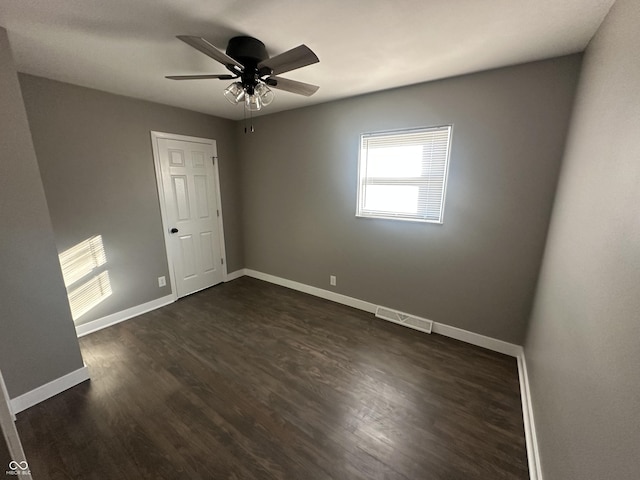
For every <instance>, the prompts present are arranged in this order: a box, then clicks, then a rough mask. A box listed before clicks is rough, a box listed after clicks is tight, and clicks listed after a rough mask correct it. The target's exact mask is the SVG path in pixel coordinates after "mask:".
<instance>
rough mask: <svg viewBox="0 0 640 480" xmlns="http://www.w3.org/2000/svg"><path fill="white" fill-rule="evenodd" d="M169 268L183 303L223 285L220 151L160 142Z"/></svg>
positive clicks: (202, 145) (188, 143) (209, 145)
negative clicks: (217, 174)
mask: <svg viewBox="0 0 640 480" xmlns="http://www.w3.org/2000/svg"><path fill="white" fill-rule="evenodd" d="M157 142H158V143H157V149H158V152H157V154H158V157H159V161H160V172H161V176H162V179H161V180H162V192H160V193H161V194H162V195H163V196H164V211H165V212H164V216H165V228H167V230H168V232H167V235H165V238H166V239H167V242H168V245H167V250H168V252H169V268H172V269H173V278H174V280H175V288H176V294H177V296H178V297H184V296H185V295H189V294H191V293H194V292H197V291H198V290H202V289H203V288H207V287H210V286H212V285H215V284H217V283H220V282H222V280H223V273H222V253H221V243H222V242H221V238H220V237H221V235H220V228H219V223H218V217H219V215H220V211H219V208H220V207H219V205H218V192H217V190H216V186H217V183H218V182H217V179H216V177H215V170H214V166H213V162H214V158H215V157H216V145H215V142H214V141H210V142H211V143H201V142H197V141H186V140H176V139H169V138H157Z"/></svg>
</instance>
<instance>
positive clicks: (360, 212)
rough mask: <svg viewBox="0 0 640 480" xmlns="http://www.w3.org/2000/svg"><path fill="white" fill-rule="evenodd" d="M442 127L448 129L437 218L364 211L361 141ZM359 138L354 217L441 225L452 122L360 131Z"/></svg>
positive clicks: (445, 196) (447, 174)
mask: <svg viewBox="0 0 640 480" xmlns="http://www.w3.org/2000/svg"><path fill="white" fill-rule="evenodd" d="M444 129H448V138H447V154H446V158H445V168H444V180H443V186H442V201H441V203H440V216H439V219H438V220H432V219H426V218H415V217H411V216H407V215H406V214H402V213H397V214H394V213H390V214H388V215H379V214H372V213H366V211H365V210H364V208H363V201H364V198H363V195H364V188H363V187H364V184H365V178H364V177H362V168H363V166H364V165H363V158H362V153H363V148H362V143H363V140H364V139H365V137H373V136H376V137H384V136H386V135H389V136H392V135H398V134H411V133H422V132H429V131H434V130H444ZM359 138H360V141H359V143H358V177H357V182H358V188H357V194H356V217H357V218H368V219H383V220H400V221H404V222H415V223H430V224H436V225H442V224H443V223H444V209H445V203H446V198H447V184H448V180H449V167H450V164H451V148H452V138H453V124H444V125H437V126H429V127H413V128H401V129H395V130H380V131H376V132H365V133H361V134H360V137H359ZM415 178H422V177H415ZM399 185H402V184H399ZM404 185H410V183H406V184H404Z"/></svg>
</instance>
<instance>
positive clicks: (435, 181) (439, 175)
mask: <svg viewBox="0 0 640 480" xmlns="http://www.w3.org/2000/svg"><path fill="white" fill-rule="evenodd" d="M450 143H451V126H450V125H447V126H443V127H434V128H425V129H419V130H418V129H416V130H405V131H396V132H381V133H369V134H364V135H362V137H361V151H360V165H359V185H358V207H357V212H356V215H357V216H361V217H376V218H393V219H402V220H412V221H421V222H433V223H442V214H443V207H444V196H445V191H446V183H447V171H448V167H449V149H450Z"/></svg>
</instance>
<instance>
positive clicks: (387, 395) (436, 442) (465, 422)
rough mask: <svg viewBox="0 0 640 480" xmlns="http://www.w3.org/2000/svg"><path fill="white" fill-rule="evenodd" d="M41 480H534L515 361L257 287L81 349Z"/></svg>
mask: <svg viewBox="0 0 640 480" xmlns="http://www.w3.org/2000/svg"><path fill="white" fill-rule="evenodd" d="M80 344H81V347H82V353H83V356H84V360H85V362H86V364H87V365H88V367H89V370H90V372H91V377H92V381H91V382H85V383H84V384H81V385H79V386H77V387H75V388H73V389H71V390H68V391H67V392H64V393H62V394H60V395H58V396H56V397H54V398H52V399H50V400H47V401H46V402H43V403H41V404H39V405H36V406H35V407H32V408H30V409H29V410H27V411H25V412H23V413H20V414H19V415H18V422H17V425H18V429H19V431H20V434H21V436H22V441H23V443H24V447H25V451H26V454H27V458H28V460H29V465H30V467H31V471H32V473H33V475H34V478H35V479H36V480H43V479H48V478H51V479H69V478H73V479H93V478H95V479H101V480H102V479H128V478H131V479H133V478H136V479H140V478H144V479H146V478H149V479H165V478H166V479H174V478H175V479H178V478H180V479H184V478H189V479H200V478H201V479H216V480H217V479H247V480H251V479H260V480H263V479H264V480H268V479H287V480H313V479H363V480H364V479H367V480H370V479H403V480H419V479H434V480H435V479H464V480H469V479H491V480H494V479H526V478H528V474H527V462H526V453H525V443H524V433H523V423H522V411H521V405H520V394H519V387H518V373H517V367H516V361H515V360H514V359H513V358H510V357H506V356H503V355H500V354H496V353H493V352H490V351H487V350H484V349H481V348H477V347H473V346H470V345H467V344H464V343H461V342H458V341H455V340H452V339H449V338H445V337H442V336H439V335H427V334H423V333H420V332H415V331H413V330H409V329H406V328H404V327H401V326H398V325H395V324H391V323H388V322H385V321H383V320H379V319H376V318H374V317H373V315H370V314H367V313H364V312H360V311H357V310H354V309H351V308H349V307H345V306H342V305H338V304H334V303H331V302H328V301H325V300H322V299H318V298H315V297H311V296H308V295H305V294H302V293H299V292H295V291H292V290H288V289H285V288H282V287H278V286H275V285H271V284H268V283H264V282H261V281H259V280H254V279H250V278H246V277H245V278H241V279H238V280H235V281H233V282H230V283H227V284H223V285H219V286H216V287H214V288H211V289H209V290H206V291H203V292H200V293H198V294H195V295H192V296H191V297H188V298H185V299H182V300H179V301H178V302H176V303H174V304H171V305H169V306H167V307H164V308H162V309H159V310H156V311H153V312H150V313H148V314H145V315H142V316H140V317H138V318H136V319H133V320H130V321H127V322H124V323H120V324H118V325H115V326H113V327H110V328H107V329H105V330H102V331H100V332H97V333H94V334H91V335H88V336H86V337H83V338H82V339H81V340H80Z"/></svg>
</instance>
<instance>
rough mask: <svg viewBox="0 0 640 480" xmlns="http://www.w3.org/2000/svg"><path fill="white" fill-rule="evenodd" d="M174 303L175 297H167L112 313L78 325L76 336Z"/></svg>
mask: <svg viewBox="0 0 640 480" xmlns="http://www.w3.org/2000/svg"><path fill="white" fill-rule="evenodd" d="M174 301H175V297H174V296H173V295H166V296H164V297H160V298H156V299H155V300H151V301H150V302H147V303H143V304H142V305H137V306H135V307H131V308H127V309H126V310H122V311H120V312H116V313H112V314H111V315H107V316H106V317H102V318H99V319H97V320H93V321H91V322H87V323H83V324H82V325H78V326H77V327H76V334H77V335H78V337H83V336H85V335H89V334H90V333H93V332H97V331H98V330H102V329H103V328H106V327H110V326H111V325H115V324H116V323H120V322H124V321H125V320H129V319H130V318H133V317H137V316H138V315H142V314H143V313H147V312H150V311H151V310H155V309H156V308H160V307H164V306H165V305H169V304H170V303H173V302H174Z"/></svg>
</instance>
